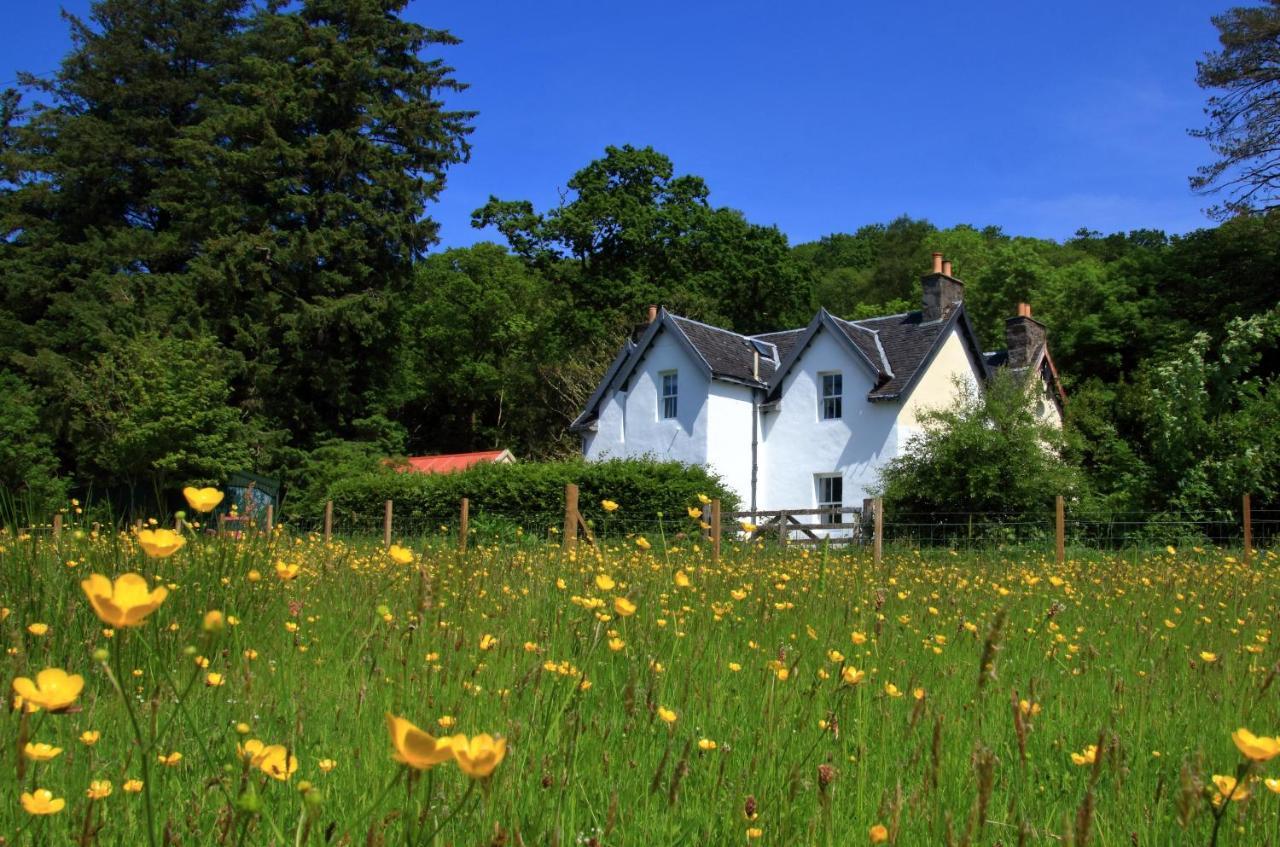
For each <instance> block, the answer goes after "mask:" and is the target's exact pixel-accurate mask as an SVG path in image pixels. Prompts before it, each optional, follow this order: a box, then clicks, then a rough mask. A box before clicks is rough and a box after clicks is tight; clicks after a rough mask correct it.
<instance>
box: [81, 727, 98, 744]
mask: <svg viewBox="0 0 1280 847" xmlns="http://www.w3.org/2000/svg"><path fill="white" fill-rule="evenodd" d="M101 737H102V733H101V732H98V730H96V729H86V730H85V731H84V732H82V733H80V743H81V744H83V745H84V746H86V747H92V746H93V745H95V744H97V743H98V739H99V738H101Z"/></svg>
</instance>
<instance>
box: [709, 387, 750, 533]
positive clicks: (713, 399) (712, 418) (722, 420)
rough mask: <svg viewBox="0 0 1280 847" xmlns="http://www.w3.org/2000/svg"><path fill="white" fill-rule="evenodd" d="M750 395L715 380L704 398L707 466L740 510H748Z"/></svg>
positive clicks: (745, 389)
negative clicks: (729, 490)
mask: <svg viewBox="0 0 1280 847" xmlns="http://www.w3.org/2000/svg"><path fill="white" fill-rule="evenodd" d="M751 395H752V389H751V388H749V387H748V386H745V385H739V384H737V383H733V382H723V381H720V380H715V381H713V382H712V383H711V394H710V396H709V397H708V398H707V406H708V409H709V412H708V425H707V432H708V438H707V464H708V465H709V466H710V469H711V471H712V472H713V473H716V474H719V475H720V478H721V479H722V480H724V483H725V485H726V486H728V487H729V488H731V489H733V491H734V492H736V493H737V495H738V501H739V502H740V503H741V507H740V508H742V509H748V508H750V507H751V414H752V398H751Z"/></svg>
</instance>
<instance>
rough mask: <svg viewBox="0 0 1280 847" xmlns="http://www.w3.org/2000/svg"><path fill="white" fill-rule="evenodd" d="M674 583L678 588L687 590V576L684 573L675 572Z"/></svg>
mask: <svg viewBox="0 0 1280 847" xmlns="http://www.w3.org/2000/svg"><path fill="white" fill-rule="evenodd" d="M675 581H676V585H677V586H678V587H680V588H688V587H689V584H690V583H689V575H688V574H687V573H685V572H684V571H676V575H675Z"/></svg>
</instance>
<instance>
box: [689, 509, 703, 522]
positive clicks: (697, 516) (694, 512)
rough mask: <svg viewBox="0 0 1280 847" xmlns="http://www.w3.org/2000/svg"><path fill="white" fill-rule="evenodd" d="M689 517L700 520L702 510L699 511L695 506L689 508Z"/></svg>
mask: <svg viewBox="0 0 1280 847" xmlns="http://www.w3.org/2000/svg"><path fill="white" fill-rule="evenodd" d="M689 517H691V518H693V519H694V520H698V519H700V518H701V517H702V510H701V509H699V508H698V507H697V506H690V507H689Z"/></svg>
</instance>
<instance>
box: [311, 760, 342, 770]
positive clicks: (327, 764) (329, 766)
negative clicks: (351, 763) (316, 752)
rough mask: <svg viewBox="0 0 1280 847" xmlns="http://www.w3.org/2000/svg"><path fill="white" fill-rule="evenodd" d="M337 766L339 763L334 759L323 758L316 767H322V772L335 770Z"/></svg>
mask: <svg viewBox="0 0 1280 847" xmlns="http://www.w3.org/2000/svg"><path fill="white" fill-rule="evenodd" d="M337 766H338V763H337V762H336V761H334V760H333V759H321V760H320V761H318V762H316V767H318V768H319V769H320V772H321V773H329V772H330V771H331V770H333V769H334V768H336V767H337Z"/></svg>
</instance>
